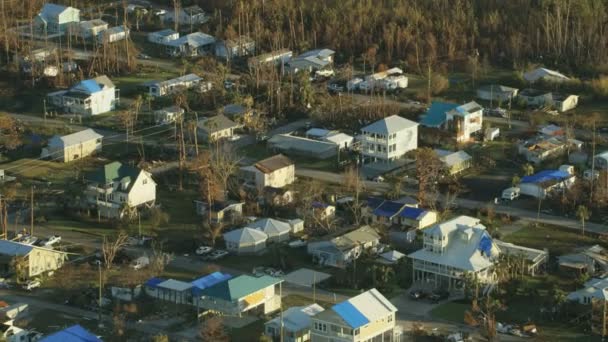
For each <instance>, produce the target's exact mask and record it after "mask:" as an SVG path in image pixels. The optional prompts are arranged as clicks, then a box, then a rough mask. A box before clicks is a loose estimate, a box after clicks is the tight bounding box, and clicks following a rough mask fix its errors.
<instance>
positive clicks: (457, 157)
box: [435, 150, 473, 167]
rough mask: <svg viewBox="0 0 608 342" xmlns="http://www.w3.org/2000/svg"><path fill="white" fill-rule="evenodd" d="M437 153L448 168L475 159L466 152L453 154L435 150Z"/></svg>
mask: <svg viewBox="0 0 608 342" xmlns="http://www.w3.org/2000/svg"><path fill="white" fill-rule="evenodd" d="M435 152H437V154H438V155H439V159H441V161H443V162H444V163H445V164H446V165H447V166H448V167H452V166H454V165H458V164H460V163H462V162H465V161H467V160H471V159H472V158H473V157H471V156H470V155H469V154H468V153H466V152H465V151H456V152H451V151H445V150H435Z"/></svg>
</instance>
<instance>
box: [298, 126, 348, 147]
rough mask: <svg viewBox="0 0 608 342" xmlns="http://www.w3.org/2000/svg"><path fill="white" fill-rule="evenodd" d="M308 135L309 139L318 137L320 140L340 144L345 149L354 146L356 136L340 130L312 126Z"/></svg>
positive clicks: (307, 132)
mask: <svg viewBox="0 0 608 342" xmlns="http://www.w3.org/2000/svg"><path fill="white" fill-rule="evenodd" d="M306 137H307V138H309V139H316V140H320V141H326V142H330V143H334V144H336V145H338V147H339V148H340V149H341V150H343V149H348V148H350V147H351V146H352V144H353V142H354V140H355V138H353V137H352V136H350V135H348V134H344V133H341V132H338V131H330V130H327V129H323V128H311V129H309V130H308V131H306Z"/></svg>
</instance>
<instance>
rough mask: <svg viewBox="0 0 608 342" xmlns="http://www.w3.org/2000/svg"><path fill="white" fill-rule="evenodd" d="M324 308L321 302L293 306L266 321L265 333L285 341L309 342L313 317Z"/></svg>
mask: <svg viewBox="0 0 608 342" xmlns="http://www.w3.org/2000/svg"><path fill="white" fill-rule="evenodd" d="M323 310H324V309H323V307H322V306H320V305H319V304H310V305H307V306H292V307H290V308H289V309H287V310H285V311H283V313H282V314H281V315H280V316H279V317H275V318H273V319H271V320H269V321H268V322H266V323H264V334H266V335H267V336H270V337H271V338H278V339H281V340H282V341H285V342H308V341H310V326H311V317H312V316H314V315H316V314H318V313H319V312H322V311H323ZM281 334H282V335H283V337H282V338H281Z"/></svg>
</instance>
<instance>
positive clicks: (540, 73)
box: [524, 68, 569, 82]
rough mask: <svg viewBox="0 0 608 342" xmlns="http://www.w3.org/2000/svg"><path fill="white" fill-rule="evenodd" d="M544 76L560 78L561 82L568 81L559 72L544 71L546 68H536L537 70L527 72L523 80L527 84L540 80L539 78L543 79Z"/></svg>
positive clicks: (566, 77)
mask: <svg viewBox="0 0 608 342" xmlns="http://www.w3.org/2000/svg"><path fill="white" fill-rule="evenodd" d="M545 76H551V77H554V78H561V79H563V80H568V79H569V78H568V76H566V75H564V74H562V73H560V72H557V71H554V70H550V69H546V68H538V69H534V70H532V71H528V72H526V73H525V74H524V79H525V80H526V81H528V82H536V81H538V80H540V79H541V78H544V77H545Z"/></svg>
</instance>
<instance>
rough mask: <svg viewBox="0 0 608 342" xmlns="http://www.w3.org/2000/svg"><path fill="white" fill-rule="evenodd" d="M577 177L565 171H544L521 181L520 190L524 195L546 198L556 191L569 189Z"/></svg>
mask: <svg viewBox="0 0 608 342" xmlns="http://www.w3.org/2000/svg"><path fill="white" fill-rule="evenodd" d="M575 180H576V177H575V176H574V175H573V174H570V173H568V172H565V171H560V170H544V171H540V172H538V173H536V174H534V175H530V176H525V177H523V178H522V179H521V183H520V184H519V190H520V193H521V194H522V195H528V196H532V197H536V198H539V197H540V198H541V199H542V198H545V197H546V196H547V195H548V194H550V193H552V192H555V191H560V190H561V191H564V190H566V189H568V188H569V187H570V186H571V185H572V184H574V181H575Z"/></svg>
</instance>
